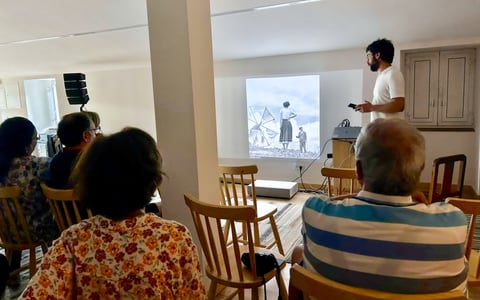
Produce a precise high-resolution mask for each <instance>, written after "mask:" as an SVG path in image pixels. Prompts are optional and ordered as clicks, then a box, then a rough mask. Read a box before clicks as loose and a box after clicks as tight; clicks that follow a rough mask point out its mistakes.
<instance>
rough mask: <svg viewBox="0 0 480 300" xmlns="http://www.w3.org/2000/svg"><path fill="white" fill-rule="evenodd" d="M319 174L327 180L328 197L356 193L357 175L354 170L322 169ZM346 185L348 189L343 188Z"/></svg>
mask: <svg viewBox="0 0 480 300" xmlns="http://www.w3.org/2000/svg"><path fill="white" fill-rule="evenodd" d="M321 173H322V175H323V176H324V177H326V178H327V186H328V196H329V197H333V196H340V195H344V194H354V193H355V192H357V174H356V172H355V168H333V167H323V168H322V170H321ZM345 184H347V185H348V189H347V188H345V187H344V186H345Z"/></svg>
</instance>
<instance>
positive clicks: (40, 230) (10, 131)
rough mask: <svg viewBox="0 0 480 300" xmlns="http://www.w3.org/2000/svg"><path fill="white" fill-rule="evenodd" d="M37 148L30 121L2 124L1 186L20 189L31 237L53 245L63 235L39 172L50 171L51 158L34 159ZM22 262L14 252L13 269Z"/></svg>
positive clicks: (0, 140) (0, 142)
mask: <svg viewBox="0 0 480 300" xmlns="http://www.w3.org/2000/svg"><path fill="white" fill-rule="evenodd" d="M36 146H37V130H36V129H35V126H34V125H33V124H32V122H30V120H28V119H26V118H23V117H12V118H9V119H7V120H5V121H4V122H3V123H2V124H1V125H0V186H12V185H15V186H19V187H20V189H21V190H22V194H21V195H20V198H19V202H20V205H21V206H22V208H23V213H24V215H25V217H26V219H27V223H28V225H29V227H30V234H31V236H32V238H33V239H34V240H43V241H46V242H48V243H50V242H51V241H52V240H53V239H54V238H57V237H58V236H59V235H60V233H59V231H58V228H57V225H56V224H55V222H54V219H53V216H52V213H51V211H50V206H49V205H48V203H47V201H46V199H45V197H44V196H43V193H42V189H41V188H40V173H42V172H43V171H44V170H46V169H47V168H48V158H47V157H35V156H32V152H33V150H34V149H35V147H36ZM0 209H1V208H0ZM20 260H21V251H14V252H13V256H12V260H11V264H10V269H11V270H15V269H17V268H19V267H20ZM10 284H13V285H15V283H13V282H10Z"/></svg>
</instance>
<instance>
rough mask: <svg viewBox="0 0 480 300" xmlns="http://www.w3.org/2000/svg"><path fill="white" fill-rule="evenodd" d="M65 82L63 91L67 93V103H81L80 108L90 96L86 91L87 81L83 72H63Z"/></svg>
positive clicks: (81, 108)
mask: <svg viewBox="0 0 480 300" xmlns="http://www.w3.org/2000/svg"><path fill="white" fill-rule="evenodd" d="M63 81H64V83H65V93H66V94H67V99H68V103H69V104H72V105H75V104H77V105H81V107H80V110H81V111H82V110H83V106H84V105H85V104H87V102H88V100H90V98H89V97H88V92H87V82H86V81H85V74H82V73H65V74H63Z"/></svg>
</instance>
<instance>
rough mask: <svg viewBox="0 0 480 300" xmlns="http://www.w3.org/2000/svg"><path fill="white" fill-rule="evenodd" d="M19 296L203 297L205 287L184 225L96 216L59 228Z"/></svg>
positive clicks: (142, 218) (148, 217)
mask: <svg viewBox="0 0 480 300" xmlns="http://www.w3.org/2000/svg"><path fill="white" fill-rule="evenodd" d="M19 299H205V287H204V285H203V282H202V278H201V272H200V265H199V258H198V252H197V248H196V246H195V244H194V243H193V240H192V237H191V235H190V232H189V231H188V229H187V228H186V227H185V226H184V225H182V224H180V223H177V222H175V221H169V220H165V219H162V218H160V217H158V216H156V215H155V214H151V213H148V214H144V215H141V216H136V217H133V218H130V219H126V220H122V221H113V220H110V219H107V218H105V217H103V216H98V215H97V216H94V217H92V218H90V219H86V220H83V221H82V222H81V223H78V224H76V225H73V226H71V227H70V228H68V229H66V230H65V231H63V232H62V235H61V236H60V238H59V239H58V240H56V241H55V242H54V244H53V247H51V248H50V250H49V251H48V253H47V254H46V255H45V257H44V258H43V260H42V263H41V265H40V268H39V270H38V271H37V273H35V275H34V277H33V278H32V279H31V280H30V282H29V284H28V286H27V288H26V289H25V291H24V292H23V294H22V295H21V296H20V298H19Z"/></svg>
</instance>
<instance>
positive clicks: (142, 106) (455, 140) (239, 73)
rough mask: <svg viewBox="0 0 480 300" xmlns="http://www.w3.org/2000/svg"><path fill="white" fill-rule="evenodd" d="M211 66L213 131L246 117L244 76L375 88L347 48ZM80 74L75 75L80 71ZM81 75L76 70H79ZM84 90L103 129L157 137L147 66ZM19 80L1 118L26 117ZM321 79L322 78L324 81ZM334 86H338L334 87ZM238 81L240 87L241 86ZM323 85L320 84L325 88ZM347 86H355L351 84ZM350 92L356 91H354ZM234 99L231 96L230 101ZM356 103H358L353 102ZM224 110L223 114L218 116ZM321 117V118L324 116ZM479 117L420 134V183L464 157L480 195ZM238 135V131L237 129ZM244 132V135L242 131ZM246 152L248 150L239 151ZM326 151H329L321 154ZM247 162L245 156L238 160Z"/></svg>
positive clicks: (262, 165) (366, 92) (268, 164)
mask: <svg viewBox="0 0 480 300" xmlns="http://www.w3.org/2000/svg"><path fill="white" fill-rule="evenodd" d="M435 45H436V44H432V43H430V44H422V45H413V46H412V45H401V46H399V47H397V48H398V49H397V52H399V51H401V50H406V49H412V48H414V47H415V48H418V47H433V46H435ZM399 60H400V55H399V53H396V57H395V60H394V63H395V64H398V65H399V64H400V61H399ZM214 67H215V84H216V91H215V93H216V95H215V97H216V109H217V110H218V113H217V115H218V117H217V127H218V128H222V129H223V130H225V131H227V132H228V131H229V130H230V127H232V126H236V125H235V124H236V123H234V122H231V121H233V120H235V119H239V118H242V117H243V116H242V114H246V109H244V105H245V100H244V99H245V88H244V83H243V82H244V81H243V79H244V78H245V77H251V76H263V75H292V74H314V73H320V72H329V71H344V70H352V69H357V70H362V71H361V73H362V78H363V82H362V83H356V84H360V85H361V89H362V97H363V99H370V98H371V94H372V90H373V85H374V83H375V77H376V74H375V73H373V72H371V71H370V70H369V69H368V67H367V65H366V59H365V51H364V49H363V48H362V49H349V50H339V51H333V52H316V53H307V54H298V55H287V56H277V57H265V58H255V59H246V60H237V61H224V62H217V63H215V65H214ZM79 71H80V70H79ZM80 72H81V71H80ZM331 74H333V75H332V76H333V77H331V78H330V79H329V81H328V83H327V86H330V85H335V86H336V85H337V84H338V85H341V83H342V81H343V78H342V77H341V76H340V78H336V77H335V74H342V73H331ZM479 76H480V53H479V52H478V51H477V68H476V78H477V80H476V82H478V78H479ZM42 77H43V78H52V77H55V78H56V79H57V95H58V97H59V99H58V100H59V113H60V115H63V114H66V113H68V112H73V111H78V110H79V106H78V105H75V106H74V105H69V104H68V102H67V99H66V97H65V91H64V90H63V85H62V83H63V78H62V75H61V74H57V75H50V74H47V75H45V76H42ZM86 77H87V88H88V91H89V94H90V99H91V100H90V102H89V103H88V104H87V105H86V107H87V109H88V110H92V111H97V112H98V113H99V114H100V116H101V118H102V128H103V129H104V130H105V131H106V132H107V133H108V132H113V131H116V130H120V129H121V128H123V127H125V126H137V127H140V128H142V129H144V130H146V131H147V132H149V133H150V134H151V135H152V136H153V137H156V130H155V115H154V108H153V92H152V79H151V69H150V68H149V67H145V68H136V69H125V70H112V71H102V72H89V73H86ZM23 79H32V78H21V79H4V83H6V82H15V80H16V81H18V82H19V85H20V97H21V98H22V108H21V109H16V110H13V111H4V110H2V117H3V118H5V117H8V116H13V115H23V116H26V110H25V101H24V95H23V83H22V82H23ZM324 79H325V78H324ZM338 81H339V82H338ZM240 82H242V83H241V84H240ZM324 84H325V82H323V83H322V86H324ZM351 84H355V83H352V82H351ZM353 89H354V90H355V88H353ZM479 90H480V88H479V85H476V91H475V101H474V103H475V104H476V103H477V102H478V100H479V99H480V92H479ZM327 91H328V89H322V90H321V93H322V95H321V98H322V99H324V98H327V99H328V98H329V97H331V96H329V95H328V94H326V95H325V94H323V93H325V92H327ZM232 95H233V96H235V97H232ZM349 96H350V95H343V96H342V97H341V98H340V99H338V100H339V101H346V102H349V101H350V100H352V101H353V99H350V97H349ZM347 98H348V99H347ZM358 101H361V99H358ZM478 110H479V107H478V104H476V107H475V112H478ZM222 111H224V112H225V113H224V114H222V113H220V112H222ZM324 114H326V115H324ZM477 116H478V113H475V118H476V119H475V120H476V128H477V129H476V131H474V132H425V131H424V132H423V135H424V136H425V139H426V141H427V161H426V168H425V171H424V172H423V174H422V178H421V180H422V181H424V182H428V181H429V179H430V173H431V163H432V161H433V159H434V158H436V157H438V156H443V155H447V154H455V153H465V154H466V155H467V159H468V162H467V172H466V180H465V183H466V184H467V185H471V186H473V187H474V188H476V189H477V191H479V190H480V187H479V182H478V175H477V174H478V172H480V167H479V162H478V153H479V137H478V128H479V124H480V123H479V120H478V117H477ZM321 117H322V118H327V119H331V121H329V122H332V121H335V122H337V120H342V119H343V118H349V119H350V120H351V121H352V120H354V121H352V125H355V124H359V123H361V124H365V123H366V122H368V120H369V117H368V115H367V114H364V115H362V116H360V120H359V119H357V118H358V114H354V113H352V112H351V110H350V109H348V108H346V107H345V105H344V104H339V105H338V106H336V105H335V103H334V102H331V103H330V102H329V106H328V107H327V108H326V109H324V110H322V116H321ZM237 130H238V128H237ZM322 130H323V131H326V133H324V132H322V134H324V135H325V134H329V132H331V130H333V129H332V128H326V127H325V128H322ZM243 132H246V131H243ZM218 139H219V143H220V141H221V140H222V139H223V141H221V144H220V145H219V146H218V149H219V153H220V152H224V151H230V149H231V148H235V147H238V145H241V144H242V143H246V144H247V145H248V141H247V137H246V135H245V136H242V135H239V136H236V135H234V134H232V135H230V136H228V135H226V134H224V133H222V134H221V135H219V137H218ZM243 151H247V152H244V153H248V149H244V150H243ZM326 151H328V150H326ZM241 157H242V156H241V155H238V156H233V157H228V158H222V157H220V159H219V160H220V163H252V160H249V159H243V158H241ZM243 157H247V155H245V156H243ZM253 162H254V163H256V164H258V166H259V175H258V177H259V178H261V179H275V180H292V179H295V178H296V177H297V176H298V174H297V172H296V171H295V165H296V161H288V162H285V161H279V160H278V159H257V160H254V161H253ZM323 163H324V159H323V158H321V159H320V160H319V161H318V162H317V163H315V164H314V165H313V166H312V167H311V169H310V170H308V171H307V172H306V173H305V175H304V182H308V183H321V180H322V179H321V176H320V168H321V165H322V164H323Z"/></svg>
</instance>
